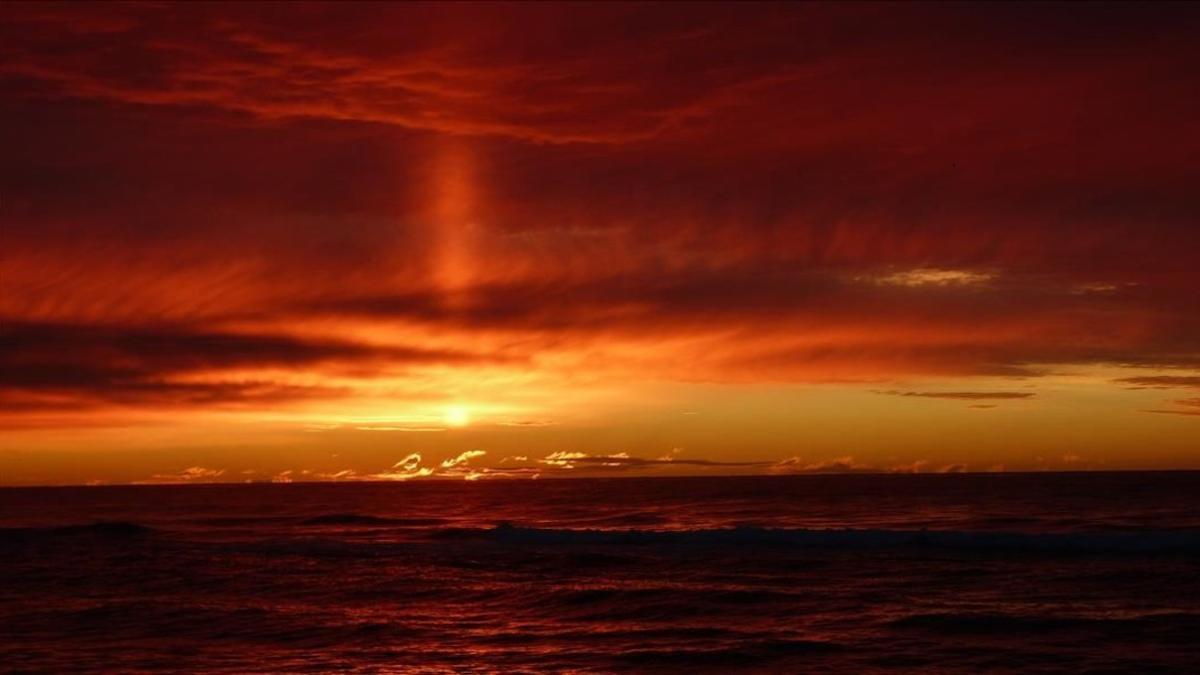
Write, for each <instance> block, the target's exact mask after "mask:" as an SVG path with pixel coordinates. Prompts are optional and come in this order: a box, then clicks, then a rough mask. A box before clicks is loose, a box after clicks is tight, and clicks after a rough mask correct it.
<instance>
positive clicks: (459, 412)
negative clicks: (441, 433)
mask: <svg viewBox="0 0 1200 675" xmlns="http://www.w3.org/2000/svg"><path fill="white" fill-rule="evenodd" d="M442 419H443V420H444V421H445V422H446V424H447V425H449V426H452V427H465V426H467V425H468V424H470V423H471V415H470V413H468V412H467V409H466V408H464V407H462V406H461V405H455V406H450V407H449V408H446V414H445V415H444V416H443V418H442Z"/></svg>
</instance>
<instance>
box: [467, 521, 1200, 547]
mask: <svg viewBox="0 0 1200 675" xmlns="http://www.w3.org/2000/svg"><path fill="white" fill-rule="evenodd" d="M477 532H478V534H479V535H480V536H484V537H486V538H489V539H492V540H494V541H498V542H502V543H510V544H537V545H541V544H548V545H553V544H576V545H605V546H609V545H659V544H662V545H685V546H746V545H752V546H786V547H796V548H825V549H870V548H943V549H954V550H978V551H1015V552H1022V551H1029V552H1037V551H1046V552H1079V553H1159V552H1162V553H1166V552H1186V553H1200V531H1195V530H1187V531H1140V532H1136V531H1135V532H1069V533H1060V532H1054V533H1043V532H1037V533H1035V532H988V531H963V530H868V529H844V530H838V529H777V528H759V527H734V528H719V529H703V530H572V529H541V528H530V527H518V526H515V525H511V524H508V523H501V524H500V525H498V526H497V527H495V528H494V529H491V530H482V531H477ZM460 533H461V531H460Z"/></svg>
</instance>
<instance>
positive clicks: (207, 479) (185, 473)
mask: <svg viewBox="0 0 1200 675" xmlns="http://www.w3.org/2000/svg"><path fill="white" fill-rule="evenodd" d="M224 475H225V470H224V469H209V468H205V467H203V466H190V467H188V468H186V469H183V470H182V471H180V472H179V473H170V474H162V473H160V474H155V475H154V476H152V477H151V478H150V480H149V481H147V482H150V483H212V482H215V481H216V480H217V479H218V478H220V477H222V476H224Z"/></svg>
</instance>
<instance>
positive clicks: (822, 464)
mask: <svg viewBox="0 0 1200 675" xmlns="http://www.w3.org/2000/svg"><path fill="white" fill-rule="evenodd" d="M770 468H771V472H772V473H880V472H881V471H882V469H879V468H878V467H874V466H870V465H867V464H860V463H859V462H856V461H855V460H854V458H853V457H839V458H837V459H826V460H821V461H817V462H810V461H806V460H804V459H802V458H800V457H789V458H787V459H783V460H780V461H778V462H775V463H774V464H772V465H771V467H770Z"/></svg>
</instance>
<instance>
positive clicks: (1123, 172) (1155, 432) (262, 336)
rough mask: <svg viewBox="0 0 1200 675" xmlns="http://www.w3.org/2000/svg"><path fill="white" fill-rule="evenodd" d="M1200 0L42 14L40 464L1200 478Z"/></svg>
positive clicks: (303, 471) (26, 86) (37, 152)
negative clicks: (1167, 473)
mask: <svg viewBox="0 0 1200 675" xmlns="http://www.w3.org/2000/svg"><path fill="white" fill-rule="evenodd" d="M1197 34H1200V11H1198V10H1197V8H1196V6H1195V5H1193V4H1189V3H1173V4H1150V3H1138V4H1128V5H1118V4H1079V3H1068V4H1052V5H1047V4H1033V3H1002V4H969V3H939V4H932V5H926V4H917V3H901V4H844V3H838V4H816V3H812V4H810V3H802V4H762V5H760V4H751V3H730V4H707V3H705V4H681V3H663V4H550V3H545V4H522V5H512V4H500V3H488V4H465V3H464V4H408V3H405V4H353V3H335V4H300V3H267V4H226V3H218V4H205V3H186V4H168V3H157V2H146V3H133V4H100V3H87V4H38V3H15V2H14V3H5V4H3V5H2V6H0V148H3V152H0V484H5V485H25V484H83V483H131V482H210V481H218V482H223V481H234V482H240V481H265V480H275V481H301V480H412V479H437V478H453V479H472V480H474V479H489V480H490V479H500V478H512V479H518V478H553V477H561V476H575V475H605V476H626V475H629V476H632V475H679V474H743V473H767V474H787V473H808V472H838V471H898V472H913V471H919V472H938V471H949V472H954V471H1036V470H1085V469H1095V470H1103V469H1171V468H1200V189H1197V186H1198V185H1200V41H1198V40H1196V35H1197Z"/></svg>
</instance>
